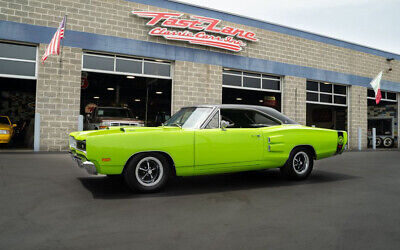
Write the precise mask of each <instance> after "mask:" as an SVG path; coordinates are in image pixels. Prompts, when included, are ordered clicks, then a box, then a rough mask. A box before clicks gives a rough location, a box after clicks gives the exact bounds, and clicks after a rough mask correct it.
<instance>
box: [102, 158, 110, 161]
mask: <svg viewBox="0 0 400 250" xmlns="http://www.w3.org/2000/svg"><path fill="white" fill-rule="evenodd" d="M101 160H102V161H111V158H103V159H101Z"/></svg>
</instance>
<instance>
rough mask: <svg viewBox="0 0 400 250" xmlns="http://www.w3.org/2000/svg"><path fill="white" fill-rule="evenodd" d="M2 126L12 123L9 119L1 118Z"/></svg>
mask: <svg viewBox="0 0 400 250" xmlns="http://www.w3.org/2000/svg"><path fill="white" fill-rule="evenodd" d="M0 124H7V125H10V121H8V119H7V117H0Z"/></svg>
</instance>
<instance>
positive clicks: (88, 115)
mask: <svg viewBox="0 0 400 250" xmlns="http://www.w3.org/2000/svg"><path fill="white" fill-rule="evenodd" d="M171 92H172V77H171V64H170V63H169V62H164V61H162V60H158V59H157V60H153V59H144V58H131V57H124V56H116V55H102V54H93V53H85V54H84V56H83V68H82V84H81V115H84V117H85V119H84V120H85V121H84V129H103V128H107V127H109V126H120V125H132V126H159V125H161V124H162V123H163V122H164V121H165V120H167V119H169V117H170V116H171ZM93 112H94V113H93Z"/></svg>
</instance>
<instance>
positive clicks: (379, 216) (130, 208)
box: [0, 151, 400, 249]
mask: <svg viewBox="0 0 400 250" xmlns="http://www.w3.org/2000/svg"><path fill="white" fill-rule="evenodd" d="M73 164H74V163H73V161H72V160H71V159H70V157H69V156H68V155H67V154H60V153H58V154H51V153H49V154H43V153H40V154H33V153H0V249H400V152H399V151H390V152H348V153H344V154H343V155H340V156H337V157H333V158H329V159H325V160H321V161H318V162H317V163H316V166H315V168H314V172H313V174H312V175H311V177H310V178H309V179H308V180H307V181H303V182H293V181H287V180H285V179H283V178H282V177H281V176H280V174H279V172H278V171H276V170H268V171H264V172H251V173H240V174H230V175H219V176H202V177H190V178H177V179H174V180H173V181H171V182H170V183H169V185H168V187H167V188H166V189H165V190H164V191H163V192H161V193H156V194H135V193H131V192H130V191H129V190H128V189H127V187H126V186H125V185H124V184H123V183H121V180H119V179H118V178H117V179H115V178H108V177H104V176H89V175H87V174H86V173H84V172H83V171H82V170H81V169H78V168H77V167H75V166H74V165H73Z"/></svg>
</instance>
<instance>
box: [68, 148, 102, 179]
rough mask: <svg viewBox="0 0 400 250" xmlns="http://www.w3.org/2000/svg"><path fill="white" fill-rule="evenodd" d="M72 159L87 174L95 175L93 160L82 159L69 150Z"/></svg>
mask: <svg viewBox="0 0 400 250" xmlns="http://www.w3.org/2000/svg"><path fill="white" fill-rule="evenodd" d="M69 153H70V155H71V157H72V159H73V160H74V161H75V162H76V163H77V165H78V167H80V168H83V169H85V170H86V172H88V173H89V174H93V175H97V169H96V166H95V165H94V164H93V162H90V161H87V160H86V161H83V160H82V159H81V158H80V157H79V156H77V155H76V154H74V153H73V152H71V151H70V152H69Z"/></svg>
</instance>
